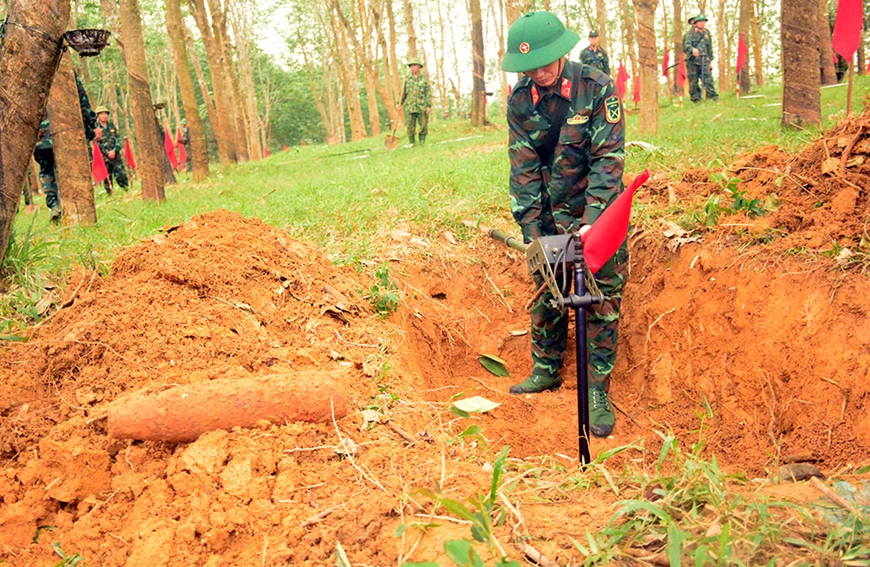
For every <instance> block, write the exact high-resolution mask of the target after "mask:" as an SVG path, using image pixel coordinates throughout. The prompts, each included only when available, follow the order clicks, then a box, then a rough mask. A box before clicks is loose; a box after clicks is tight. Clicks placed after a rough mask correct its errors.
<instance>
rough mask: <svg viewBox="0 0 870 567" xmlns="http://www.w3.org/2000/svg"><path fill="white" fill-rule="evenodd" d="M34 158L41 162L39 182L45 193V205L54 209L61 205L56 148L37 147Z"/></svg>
mask: <svg viewBox="0 0 870 567" xmlns="http://www.w3.org/2000/svg"><path fill="white" fill-rule="evenodd" d="M33 159H35V160H36V163H38V164H39V184H40V185H42V192H43V193H45V206H46V207H48V208H49V209H54V208H57V207H59V206H60V194H59V193H58V189H57V172H56V171H55V164H54V150H53V149H51V148H36V149H35V150H33Z"/></svg>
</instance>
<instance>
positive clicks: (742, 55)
mask: <svg viewBox="0 0 870 567" xmlns="http://www.w3.org/2000/svg"><path fill="white" fill-rule="evenodd" d="M748 58H749V46H748V45H746V42H745V41H743V36H742V35H741V36H740V39H739V40H738V42H737V74H738V75H739V74H740V70H741V69H743V66H744V65H746V60H747V59H748Z"/></svg>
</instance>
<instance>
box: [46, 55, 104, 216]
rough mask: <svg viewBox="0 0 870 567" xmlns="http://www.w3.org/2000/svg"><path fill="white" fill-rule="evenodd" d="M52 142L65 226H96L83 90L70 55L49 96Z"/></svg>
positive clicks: (57, 74) (57, 75) (61, 61)
mask: <svg viewBox="0 0 870 567" xmlns="http://www.w3.org/2000/svg"><path fill="white" fill-rule="evenodd" d="M48 119H49V120H50V121H51V143H52V148H53V149H54V161H55V163H56V164H57V168H56V169H57V185H58V187H59V188H60V206H61V208H62V209H63V224H64V225H70V224H95V223H96V222H97V209H96V206H95V205H94V185H93V183H92V181H91V168H90V157H89V155H88V140H87V138H86V137H85V130H84V124H83V123H82V111H81V104H80V102H79V91H78V87H76V79H75V74H74V73H73V67H72V57H71V56H70V54H69V53H68V52H66V53H64V54H63V55H62V56H61V59H60V65H59V66H58V68H57V73H55V78H54V84H52V85H51V93H50V94H49V96H48Z"/></svg>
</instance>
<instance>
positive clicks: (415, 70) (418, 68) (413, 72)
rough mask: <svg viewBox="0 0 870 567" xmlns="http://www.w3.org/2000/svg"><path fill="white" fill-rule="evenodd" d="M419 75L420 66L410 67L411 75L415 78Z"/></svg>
mask: <svg viewBox="0 0 870 567" xmlns="http://www.w3.org/2000/svg"><path fill="white" fill-rule="evenodd" d="M419 73H420V66H419V65H411V74H412V75H414V76H415V77H416V76H417V75H418V74H419Z"/></svg>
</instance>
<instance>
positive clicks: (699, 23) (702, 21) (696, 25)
mask: <svg viewBox="0 0 870 567" xmlns="http://www.w3.org/2000/svg"><path fill="white" fill-rule="evenodd" d="M706 25H707V20H701V21H700V22H695V27H696V28H698V29H699V30H702V29H704V26H706Z"/></svg>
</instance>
